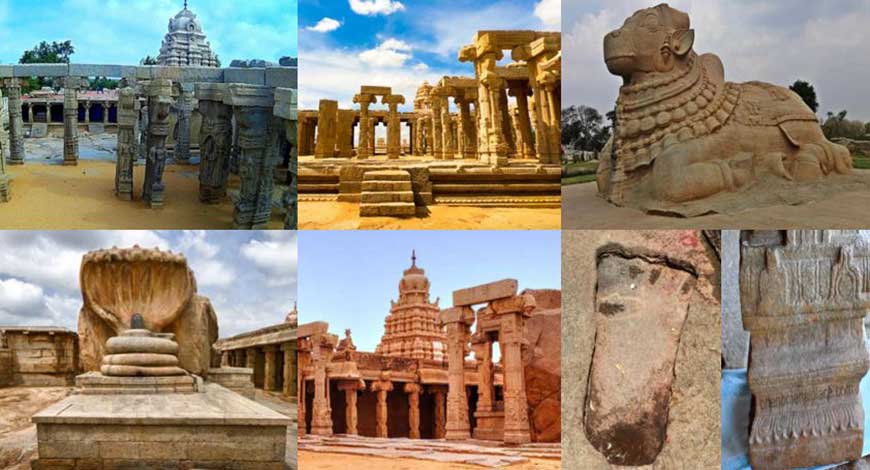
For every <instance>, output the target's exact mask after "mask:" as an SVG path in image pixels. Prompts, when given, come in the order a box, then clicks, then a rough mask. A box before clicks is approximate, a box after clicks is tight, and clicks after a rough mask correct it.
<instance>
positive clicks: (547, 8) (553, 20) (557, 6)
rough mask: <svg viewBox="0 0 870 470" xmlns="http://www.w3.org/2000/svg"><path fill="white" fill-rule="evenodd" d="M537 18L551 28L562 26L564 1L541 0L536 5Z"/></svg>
mask: <svg viewBox="0 0 870 470" xmlns="http://www.w3.org/2000/svg"><path fill="white" fill-rule="evenodd" d="M535 16H537V17H538V18H539V19H540V20H541V22H542V23H544V24H545V25H547V26H550V27H556V28H559V27H561V26H562V0H541V1H540V2H538V4H537V5H535Z"/></svg>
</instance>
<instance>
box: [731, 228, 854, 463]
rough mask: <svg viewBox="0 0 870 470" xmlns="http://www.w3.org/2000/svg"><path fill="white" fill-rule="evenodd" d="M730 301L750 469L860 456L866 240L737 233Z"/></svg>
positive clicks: (840, 234)
mask: <svg viewBox="0 0 870 470" xmlns="http://www.w3.org/2000/svg"><path fill="white" fill-rule="evenodd" d="M742 239H743V241H742V249H741V263H740V300H741V302H740V303H741V309H742V314H743V326H744V328H745V329H746V330H747V331H749V333H750V337H749V338H750V351H751V352H750V356H749V357H750V362H749V389H750V390H751V391H752V394H753V397H754V399H755V400H754V402H755V413H754V420H753V422H752V429H751V432H750V436H749V460H750V463H751V464H752V466H753V468H786V467H788V468H791V467H813V466H817V465H823V464H831V463H836V462H841V461H847V460H857V459H859V458H860V457H861V447H862V441H863V432H864V429H863V428H864V410H863V407H862V405H861V396H860V394H859V390H858V384H859V382H860V381H861V378H862V377H863V376H864V375H865V374H866V373H867V370H868V365H870V364H868V363H870V359H868V353H867V348H866V346H865V339H864V324H863V321H864V316H865V314H866V312H867V309H868V308H870V246H868V244H867V243H866V242H865V241H864V240H863V239H862V238H861V237H860V235H859V234H858V231H857V230H788V231H755V232H744V233H743V234H742Z"/></svg>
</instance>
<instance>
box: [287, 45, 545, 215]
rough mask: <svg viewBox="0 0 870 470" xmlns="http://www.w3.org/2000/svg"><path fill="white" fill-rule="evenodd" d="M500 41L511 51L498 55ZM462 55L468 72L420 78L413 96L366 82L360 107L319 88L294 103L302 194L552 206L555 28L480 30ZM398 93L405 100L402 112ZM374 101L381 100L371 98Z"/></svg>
mask: <svg viewBox="0 0 870 470" xmlns="http://www.w3.org/2000/svg"><path fill="white" fill-rule="evenodd" d="M505 51H510V54H511V59H512V62H510V63H509V64H507V65H499V61H500V60H502V59H503V58H504V55H505ZM459 60H460V61H461V62H468V63H470V64H472V65H473V66H474V70H475V74H474V76H473V77H443V78H442V79H441V80H440V81H439V82H438V83H436V84H434V85H430V84H429V83H425V82H424V83H423V84H421V85H420V87H419V88H418V89H417V92H416V95H415V96H414V97H413V102H411V98H410V97H405V96H402V95H400V94H396V93H394V91H393V89H392V88H391V87H389V86H372V85H363V86H361V87H360V91H359V93H358V94H357V95H355V96H354V97H353V102H354V103H355V104H357V105H358V106H359V108H358V109H339V106H338V102H337V101H333V100H325V99H324V100H320V103H319V107H318V109H317V110H303V111H301V112H300V115H299V121H300V122H299V145H300V148H299V152H300V153H299V154H300V156H302V157H301V158H300V165H301V166H300V178H301V183H300V184H301V186H300V190H301V191H302V193H303V197H309V198H312V199H313V200H321V199H323V198H335V199H336V200H338V201H342V202H359V203H360V215H361V216H399V217H405V216H413V215H415V214H416V213H417V211H416V208H418V207H423V206H426V205H429V204H453V205H501V206H505V205H506V206H522V207H525V206H532V207H539V206H543V207H552V206H558V204H559V201H560V197H559V194H560V188H559V174H560V169H559V166H558V164H559V155H560V119H561V111H560V109H561V108H560V107H561V104H560V99H561V60H562V54H561V34H560V33H558V32H555V33H549V32H536V31H480V32H478V33H477V34H476V35H475V37H474V42H473V43H472V44H470V45H467V46H465V47H463V48H462V49H461V50H460V52H459ZM509 96H510V97H513V100H511V99H510V98H509ZM451 99H452V100H453V106H455V108H456V109H455V111H454V110H452V109H451V104H450V100H451ZM406 102H407V103H408V104H409V105H411V104H413V110H412V111H408V112H401V111H399V106H400V105H402V104H405V103H406ZM379 104H380V105H382V106H385V107H386V109H372V107H373V106H377V105H379ZM381 123H384V124H385V125H386V128H387V129H386V140H384V141H383V142H380V138H378V139H376V138H375V135H376V130H377V127H378V125H379V124H381ZM403 125H404V126H406V128H407V135H408V138H407V140H403V137H402V126H403Z"/></svg>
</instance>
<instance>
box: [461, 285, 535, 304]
mask: <svg viewBox="0 0 870 470" xmlns="http://www.w3.org/2000/svg"><path fill="white" fill-rule="evenodd" d="M518 288H519V283H518V282H517V280H516V279H503V280H501V281H495V282H490V283H487V284H482V285H479V286H475V287H469V288H467V289H459V290H456V291H453V305H456V306H461V305H475V304H482V303H485V302H489V301H491V300H496V299H501V298H504V297H511V296H514V295H517V289H518Z"/></svg>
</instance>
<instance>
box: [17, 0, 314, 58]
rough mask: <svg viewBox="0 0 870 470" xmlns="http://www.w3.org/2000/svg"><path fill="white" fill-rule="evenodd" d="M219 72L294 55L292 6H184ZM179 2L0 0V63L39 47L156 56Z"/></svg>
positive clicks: (291, 2) (287, 0) (277, 1)
mask: <svg viewBox="0 0 870 470" xmlns="http://www.w3.org/2000/svg"><path fill="white" fill-rule="evenodd" d="M189 3H190V6H189V8H190V10H191V11H193V12H194V13H195V14H196V15H197V17H198V18H199V20H200V22H201V23H202V27H203V31H204V32H205V34H206V36H207V37H208V40H209V41H210V42H211V45H212V49H213V50H214V51H215V53H217V54H218V56H219V57H220V59H221V62H222V64H223V65H224V66H227V65H229V63H230V61H231V60H233V59H265V60H269V61H273V62H277V61H278V59H279V58H280V57H282V56H287V55H289V56H294V57H295V56H296V55H297V51H296V49H297V48H296V43H297V34H296V27H297V17H296V14H297V8H296V0H256V1H241V0H190V2H189ZM182 6H183V1H182V0H60V1H58V0H29V1H22V0H0V63H17V62H18V59H19V58H20V57H21V54H22V53H23V52H24V51H25V50H27V49H30V48H32V47H33V46H35V45H36V44H38V43H39V42H40V41H49V42H51V41H63V40H67V39H69V40H72V42H73V46H75V48H76V53H75V55H73V57H72V60H73V61H74V62H78V63H93V64H116V63H119V64H125V65H136V64H138V63H139V60H140V59H142V58H143V57H145V56H146V55H151V56H154V57H156V56H157V54H158V53H159V52H160V44H161V42H162V41H163V37H164V35H165V34H166V32H167V30H168V24H169V19H170V18H171V17H173V16H175V14H177V13H178V12H179V11H181V9H182Z"/></svg>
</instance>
